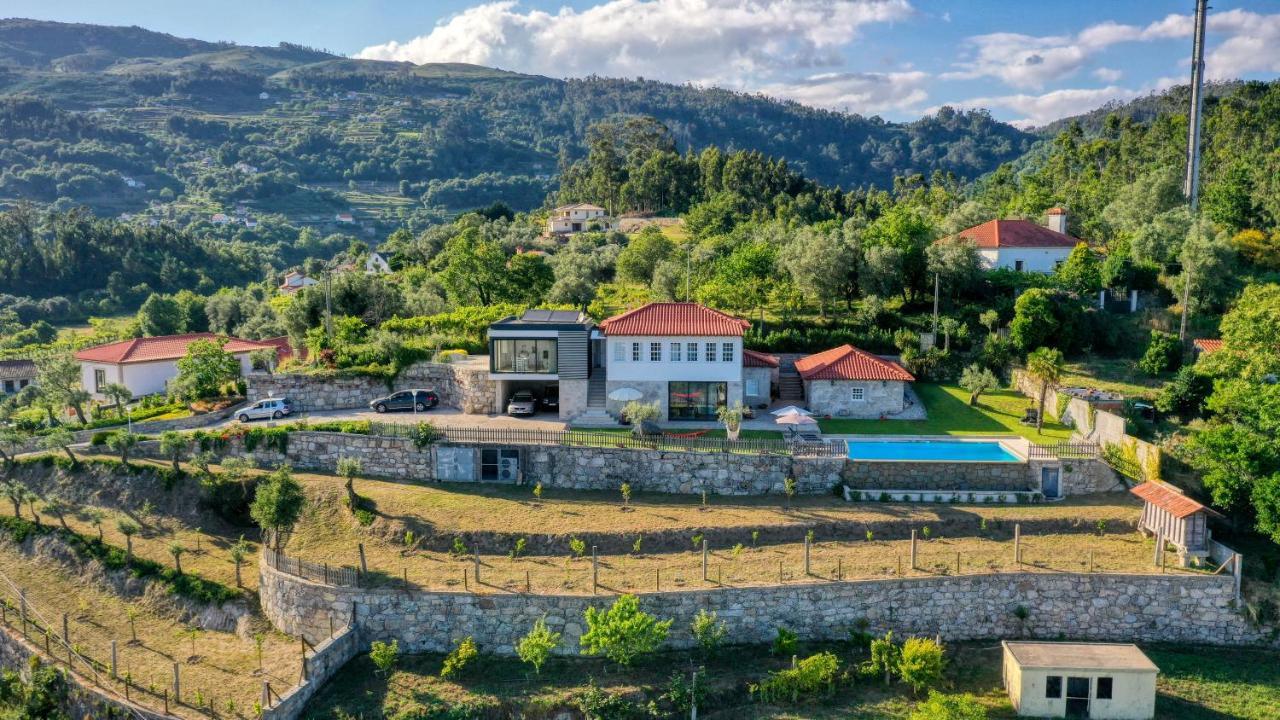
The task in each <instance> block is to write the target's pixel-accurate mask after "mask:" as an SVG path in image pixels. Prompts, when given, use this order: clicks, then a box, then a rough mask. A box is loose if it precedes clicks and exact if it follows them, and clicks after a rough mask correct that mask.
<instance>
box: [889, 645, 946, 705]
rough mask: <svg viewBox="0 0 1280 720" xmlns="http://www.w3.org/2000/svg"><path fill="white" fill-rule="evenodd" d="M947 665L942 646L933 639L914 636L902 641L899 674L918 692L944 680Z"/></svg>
mask: <svg viewBox="0 0 1280 720" xmlns="http://www.w3.org/2000/svg"><path fill="white" fill-rule="evenodd" d="M945 665H946V658H945V657H943V654H942V646H941V645H939V644H938V643H937V642H935V641H934V640H933V639H931V638H920V637H913V638H907V641H906V642H904V643H902V655H901V657H900V658H899V660H898V675H899V677H901V678H902V681H903V682H905V683H906V684H908V685H910V686H911V689H912V690H914V691H915V692H916V693H917V694H918V693H919V692H920V691H921V690H923V689H925V688H927V687H929V686H931V685H936V684H937V683H938V682H940V681H941V680H942V670H943V668H944V667H945Z"/></svg>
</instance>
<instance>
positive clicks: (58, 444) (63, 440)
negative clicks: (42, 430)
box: [40, 427, 80, 467]
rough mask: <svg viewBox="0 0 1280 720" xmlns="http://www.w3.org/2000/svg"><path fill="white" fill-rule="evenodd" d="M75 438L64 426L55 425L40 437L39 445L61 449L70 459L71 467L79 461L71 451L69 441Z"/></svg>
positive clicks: (49, 448)
mask: <svg viewBox="0 0 1280 720" xmlns="http://www.w3.org/2000/svg"><path fill="white" fill-rule="evenodd" d="M75 440H76V438H75V436H74V435H72V434H71V431H70V430H67V429H66V428H64V427H56V428H54V429H52V430H50V431H49V432H48V434H46V435H45V436H44V437H43V438H41V440H40V445H41V446H42V447H44V449H45V450H61V451H62V452H64V453H66V454H67V459H68V460H70V461H71V465H72V467H78V466H79V465H80V461H79V460H77V459H76V456H75V455H74V454H73V453H72V452H71V443H73V442H75Z"/></svg>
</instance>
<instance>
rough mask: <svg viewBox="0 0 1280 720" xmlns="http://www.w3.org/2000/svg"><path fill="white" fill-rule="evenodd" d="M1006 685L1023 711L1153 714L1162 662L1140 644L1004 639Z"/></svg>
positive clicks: (1108, 716)
mask: <svg viewBox="0 0 1280 720" xmlns="http://www.w3.org/2000/svg"><path fill="white" fill-rule="evenodd" d="M1001 645H1002V646H1003V648H1004V673H1003V675H1004V686H1005V689H1006V690H1007V691H1008V693H1009V701H1010V702H1011V703H1012V704H1013V707H1014V709H1015V710H1017V712H1018V715H1020V716H1023V717H1039V718H1044V717H1049V718H1061V717H1072V718H1094V719H1095V720H1149V719H1150V718H1152V717H1155V711H1156V675H1157V674H1159V672H1160V668H1158V667H1156V665H1155V663H1153V662H1151V659H1150V658H1148V657H1147V656H1146V655H1145V654H1143V652H1142V651H1141V650H1139V649H1138V646H1137V645H1131V644H1119V643H1073V642H1012V641H1005V642H1002V643H1001Z"/></svg>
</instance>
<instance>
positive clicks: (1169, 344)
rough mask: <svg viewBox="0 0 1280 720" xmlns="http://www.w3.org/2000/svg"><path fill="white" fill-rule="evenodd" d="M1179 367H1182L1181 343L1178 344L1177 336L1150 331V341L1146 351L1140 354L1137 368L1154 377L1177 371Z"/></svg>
mask: <svg viewBox="0 0 1280 720" xmlns="http://www.w3.org/2000/svg"><path fill="white" fill-rule="evenodd" d="M1180 365H1182V343H1180V342H1178V336H1177V335H1171V334H1170V333H1167V332H1161V331H1159V330H1152V331H1151V341H1150V342H1149V343H1147V350H1146V352H1144V353H1143V354H1142V359H1140V360H1138V367H1139V368H1142V371H1143V372H1145V373H1146V374H1148V375H1151V376H1156V375H1163V374H1165V373H1167V372H1170V371H1172V370H1177V369H1178V366H1180Z"/></svg>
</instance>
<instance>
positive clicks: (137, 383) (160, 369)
mask: <svg viewBox="0 0 1280 720" xmlns="http://www.w3.org/2000/svg"><path fill="white" fill-rule="evenodd" d="M234 355H235V358H236V360H238V361H239V362H240V374H241V375H247V374H248V373H249V371H250V370H252V369H253V367H252V363H251V362H250V360H249V353H247V352H244V353H235V354H234ZM98 369H102V370H105V371H106V374H107V378H106V381H107V382H108V383H120V384H122V385H124V386H125V387H127V388H129V391H130V392H132V393H133V396H134V397H142V396H143V395H155V394H159V393H164V392H165V391H166V390H167V385H168V382H169V381H170V380H172V379H173V378H175V377H177V376H178V361H177V360H157V361H155V362H139V363H123V364H117V363H101V362H82V363H80V386H81V387H83V388H84V389H85V390H88V391H89V394H90V395H92V396H93V397H94V398H95V399H97V400H106V399H107V396H106V395H103V394H102V393H100V392H98V391H97V387H96V386H95V384H94V370H98Z"/></svg>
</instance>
